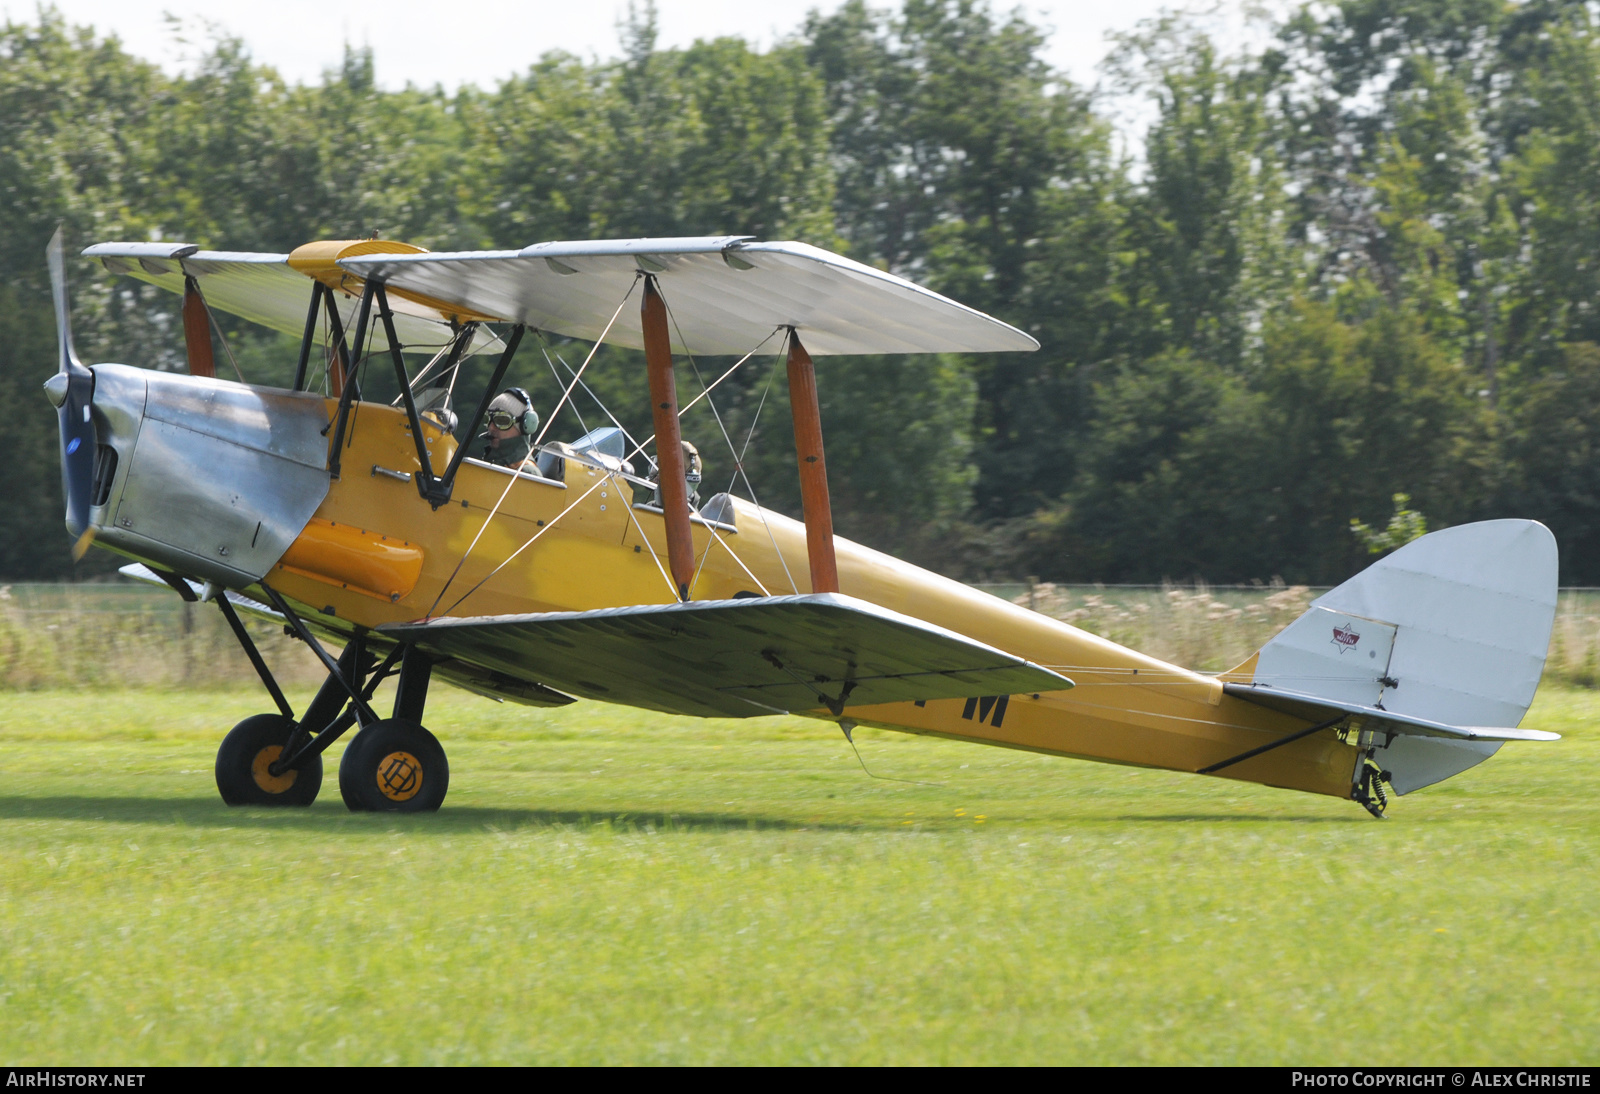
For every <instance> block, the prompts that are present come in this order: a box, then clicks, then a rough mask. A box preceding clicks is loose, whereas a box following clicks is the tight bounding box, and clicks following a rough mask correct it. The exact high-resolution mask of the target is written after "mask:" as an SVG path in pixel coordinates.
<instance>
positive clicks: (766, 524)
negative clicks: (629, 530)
mask: <svg viewBox="0 0 1600 1094" xmlns="http://www.w3.org/2000/svg"><path fill="white" fill-rule="evenodd" d="M780 359H781V355H780V356H778V357H774V358H773V359H772V367H771V368H770V369H768V370H767V383H766V386H765V387H763V388H762V389H761V400H760V401H759V402H758V403H756V412H755V415H754V416H753V417H752V418H751V419H750V431H749V432H748V433H746V434H745V438H744V447H743V448H742V449H740V450H739V453H738V455H737V456H735V457H734V460H733V477H732V478H731V479H729V480H728V492H729V493H732V492H733V488H734V486H735V485H736V484H737V483H738V481H739V479H741V478H743V479H744V487H745V489H746V490H748V491H750V501H751V503H752V504H753V505H755V507H756V513H757V514H758V515H759V516H760V517H761V527H762V528H763V529H765V530H766V533H767V540H768V541H769V542H770V543H771V544H772V553H773V554H775V555H777V556H778V564H779V565H780V566H782V567H783V576H784V577H786V578H788V579H789V588H791V589H793V590H794V591H795V594H796V595H799V593H800V585H799V583H798V582H796V581H795V579H794V574H792V573H790V572H789V560H788V559H786V558H784V557H783V551H782V550H781V549H780V548H779V547H778V537H777V536H776V535H775V534H773V531H772V523H771V522H770V521H768V520H767V511H766V510H765V509H763V508H762V507H761V501H760V499H759V498H757V497H756V488H755V487H754V486H752V485H751V484H750V476H749V475H747V474H746V473H745V469H744V457H745V455H746V453H748V452H749V451H750V442H751V441H753V440H755V437H756V425H757V424H758V423H759V422H760V421H761V410H762V408H763V407H765V406H766V405H767V393H768V392H769V391H771V390H772V378H773V376H775V375H776V374H777V371H778V361H779V360H780Z"/></svg>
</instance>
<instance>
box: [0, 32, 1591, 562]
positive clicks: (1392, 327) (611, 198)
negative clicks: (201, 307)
mask: <svg viewBox="0 0 1600 1094" xmlns="http://www.w3.org/2000/svg"><path fill="white" fill-rule="evenodd" d="M1042 45H1043V36H1042V32H1041V31H1040V30H1039V29H1038V28H1036V27H1033V26H1031V25H1030V24H1028V23H1027V22H1026V21H1025V20H1024V19H1023V18H1021V17H1020V16H1018V15H1012V16H1004V15H1000V14H998V13H996V12H995V11H993V10H992V9H990V8H989V7H987V6H985V5H984V4H982V3H979V2H975V0H905V2H904V3H903V6H902V7H900V8H899V9H898V10H879V9H874V8H870V7H868V6H866V5H865V4H864V3H862V2H860V0H851V2H849V3H846V4H845V5H844V6H843V7H842V8H840V9H838V10H837V11H836V12H834V13H833V14H830V15H826V16H823V15H820V14H814V15H812V16H811V17H810V18H809V19H808V20H807V21H806V22H805V24H804V25H803V26H801V27H799V28H796V31H795V33H794V35H793V36H792V38H790V39H789V40H787V41H786V42H784V43H783V44H780V45H779V46H777V47H775V48H773V49H770V50H768V51H765V52H761V51H758V50H756V49H755V48H754V47H752V46H751V45H749V44H748V43H746V42H743V41H740V40H736V39H719V40H717V41H712V42H699V43H696V44H695V45H694V46H692V47H689V48H687V49H660V48H657V46H656V43H655V35H654V24H653V17H652V15H651V14H650V12H649V10H648V9H646V11H645V12H644V14H642V15H641V16H639V17H637V18H635V19H634V21H633V22H632V23H631V24H630V25H629V26H628V27H626V28H625V30H624V34H623V37H622V41H621V43H620V49H619V54H620V55H619V56H618V57H617V58H615V59H613V60H608V61H597V62H590V61H584V60H581V59H579V58H576V57H573V56H570V55H566V54H560V53H552V54H547V55H545V56H543V57H540V58H537V59H531V63H530V65H529V67H528V69H527V71H526V72H525V73H523V74H522V75H520V76H518V77H516V78H514V79H511V80H508V81H506V82H504V83H502V84H500V85H499V86H497V87H489V88H471V87H468V88H464V89H463V90H461V91H460V92H459V93H456V94H447V93H445V92H444V91H442V90H439V89H437V88H435V89H425V88H415V87H408V88H406V89H405V90H403V91H385V90H382V89H381V88H380V87H379V86H378V84H377V82H376V80H375V78H374V64H375V63H376V62H375V59H374V58H373V57H372V55H371V54H370V52H367V51H360V50H350V51H347V54H346V58H345V61H344V64H343V65H342V67H341V68H340V70H338V71H330V72H328V73H327V74H325V76H324V78H323V80H322V81H321V83H320V84H318V85H316V86H289V85H286V84H285V83H284V82H283V80H282V79H281V78H280V77H279V76H278V75H277V74H276V73H275V72H274V71H273V70H272V69H270V68H267V67H264V66H261V65H258V64H256V63H255V62H254V61H253V60H252V59H251V57H250V54H249V52H248V49H247V48H246V46H245V44H244V43H242V42H239V41H234V40H228V39H221V40H217V41H215V42H213V43H212V44H211V46H210V48H209V50H208V52H207V53H206V54H205V56H204V59H203V61H202V62H201V63H200V64H199V65H198V67H197V68H196V70H195V71H194V73H193V74H192V75H188V76H182V77H173V76H169V75H166V74H164V73H162V72H161V71H160V70H159V69H157V68H156V67H155V66H153V65H151V64H149V63H147V62H145V61H142V60H140V59H139V58H137V57H133V56H130V55H129V54H128V53H126V52H125V51H124V50H123V49H122V48H121V46H120V45H119V44H118V43H117V42H116V41H115V40H114V39H113V40H104V39H100V38H97V37H95V36H94V35H93V33H92V32H90V31H89V30H87V29H83V28H76V27H71V26H68V25H67V24H66V23H65V22H64V21H63V20H62V19H61V18H60V17H59V16H58V15H56V14H54V13H53V12H52V11H50V10H49V9H45V10H44V11H43V12H42V13H41V15H40V16H39V17H38V19H37V20H36V21H35V22H32V23H8V24H6V25H5V26H4V27H3V28H0V395H3V396H4V397H5V399H6V402H7V405H8V406H11V407H12V408H13V412H12V413H10V414H8V415H6V416H5V418H4V419H3V420H0V433H3V434H4V437H5V440H6V442H7V443H6V449H7V451H8V454H9V455H10V458H11V460H12V466H13V467H14V468H15V471H14V473H13V474H12V475H11V476H9V477H8V482H7V487H6V498H7V503H8V504H6V505H5V506H0V575H4V576H6V577H8V578H18V579H26V578H33V579H40V578H52V577H60V576H65V575H67V574H70V573H71V572H72V568H71V564H70V562H69V561H68V557H67V551H66V545H67V544H66V539H65V536H64V535H63V534H61V529H60V516H59V514H60V511H61V507H60V499H59V486H58V474H57V471H56V467H55V439H54V423H53V421H52V415H51V414H50V413H49V411H48V408H47V407H46V405H45V404H44V402H43V400H42V399H41V398H40V396H39V392H38V385H39V384H40V383H41V382H42V381H43V380H44V378H45V377H46V376H47V375H48V374H49V373H50V372H51V371H53V369H54V358H55V345H54V342H55V339H54V333H53V327H52V323H51V319H50V305H49V294H48V287H47V285H46V282H45V276H44V263H43V262H42V260H41V259H42V252H43V248H44V244H45V241H46V239H47V238H48V236H49V234H50V233H51V232H52V231H53V230H54V228H55V226H56V224H57V223H64V224H65V225H66V228H67V232H68V237H69V242H70V243H71V244H72V245H74V246H82V245H85V244H88V243H91V242H96V241H99V240H108V239H145V238H166V239H184V240H187V241H190V242H194V243H198V244H201V245H203V246H207V247H215V248H239V249H254V250H260V249H269V250H289V249H291V248H293V247H294V246H296V245H298V244H300V243H303V242H306V241H308V240H311V239H316V238H349V237H356V236H365V235H368V234H371V233H372V232H374V231H379V232H381V233H382V234H383V235H384V236H385V237H387V238H397V239H406V240H410V241H412V242H415V243H418V244H421V245H424V246H428V247H431V248H470V247H520V246H523V245H526V244H527V243H530V242H534V241H536V240H539V239H547V238H585V237H597V236H636V235H689V234H713V233H749V234H752V235H757V236H762V237H765V238H796V239H803V240H807V241H810V242H813V243H816V244H819V245H822V246H828V247H832V248H836V249H839V250H842V251H844V252H845V253H848V254H850V255H852V256H853V257H856V258H858V259H860V260H862V261H865V262H869V263H873V264H875V265H878V266H880V267H882V268H885V269H889V270H892V271H894V272H896V273H899V274H903V275H905V276H908V277H911V278H914V279H916V280H918V281H921V282H923V283H926V284H928V285H931V286H932V287H934V288H937V289H939V290H940V291H943V292H947V293H949V294H950V295H953V296H955V297H956V298H958V299H960V300H962V301H964V302H966V303H970V304H972V305H973V306H976V307H979V308H982V309H984V310H987V311H990V312H993V313H994V314H996V315H998V316H1000V317H1002V318H1004V319H1006V320H1008V321H1009V322H1012V323H1015V324H1017V325H1018V326H1021V327H1023V328H1024V329H1027V330H1029V331H1031V332H1032V333H1034V334H1035V335H1036V336H1037V337H1038V338H1039V340H1040V341H1041V342H1042V343H1043V349H1042V350H1041V351H1040V352H1038V353H1036V354H1031V355H1020V354H1019V355H1010V356H1003V355H996V356H990V357H982V356H972V357H921V358H891V359H860V360H841V359H830V360H828V361H826V362H825V363H822V364H821V365H820V371H821V389H822V392H823V398H824V403H825V406H824V416H825V420H826V429H827V435H828V449H829V463H830V470H831V471H832V473H833V476H834V483H835V491H836V494H835V500H836V506H837V514H836V517H837V523H838V525H839V527H840V530H841V531H842V532H844V533H845V534H849V535H853V536H856V537H858V538H861V539H863V540H865V541H866V542H868V543H870V544H872V545H873V546H878V547H883V548H886V549H889V550H892V551H895V552H896V553H899V554H902V555H905V556H907V557H910V558H912V559H914V560H916V561H919V562H922V563H924V564H928V565H932V566H935V567H936V568H940V569H943V570H945V571H947V572H950V573H954V574H957V575H960V576H967V577H984V576H1001V575H1008V576H1009V575H1016V576H1020V575H1022V574H1032V575H1038V576H1040V577H1042V578H1045V579H1054V580H1063V581H1095V580H1100V581H1135V580H1145V581H1149V580H1160V579H1162V578H1164V577H1170V578H1174V579H1177V580H1180V581H1181V580H1188V579H1191V578H1194V577H1197V576H1200V577H1205V578H1208V579H1210V580H1212V581H1219V582H1229V581H1246V580H1251V579H1267V578H1269V577H1272V576H1275V575H1277V576H1282V577H1283V578H1284V579H1285V580H1287V581H1289V582H1291V583H1292V582H1309V583H1328V582H1333V581H1337V580H1339V579H1341V578H1343V577H1344V576H1346V575H1347V574H1348V573H1350V572H1352V571H1354V570H1355V569H1357V568H1359V567H1360V566H1361V565H1363V564H1364V562H1365V561H1366V560H1368V559H1369V557H1370V556H1369V555H1368V554H1367V550H1366V547H1365V545H1364V544H1363V542H1362V541H1361V540H1360V539H1359V538H1357V537H1356V536H1354V535H1352V534H1351V531H1350V529H1351V522H1352V520H1357V521H1360V522H1362V523H1363V524H1365V525H1367V526H1370V527H1377V528H1382V527H1385V526H1386V524H1387V522H1388V521H1389V520H1390V518H1391V516H1392V515H1393V513H1394V502H1393V499H1394V496H1395V495H1396V494H1404V495H1406V496H1407V497H1408V498H1409V505H1410V507H1411V509H1412V510H1413V511H1415V512H1417V513H1420V514H1422V515H1423V518H1425V520H1426V521H1427V524H1428V526H1429V527H1434V528H1437V527H1443V526H1446V525H1450V524H1455V523H1460V522H1462V521H1466V520H1473V519H1481V518H1486V517H1494V516H1511V515H1515V516H1526V517H1533V518H1537V519H1539V520H1542V521H1545V522H1546V523H1547V524H1549V525H1550V526H1551V528H1552V529H1554V531H1555V533H1556V535H1557V537H1558V539H1559V541H1560V543H1561V547H1562V569H1563V573H1562V579H1563V581H1564V582H1567V583H1583V584H1600V452H1597V446H1596V439H1595V436H1594V434H1595V432H1596V430H1597V429H1600V426H1597V425H1596V424H1595V423H1596V421H1597V414H1596V412H1597V411H1600V345H1597V343H1600V20H1597V16H1596V13H1595V10H1594V8H1593V6H1592V5H1589V4H1586V3H1579V2H1568V0H1522V2H1518V3H1501V2H1497V0H1342V2H1339V3H1333V4H1325V5H1317V6H1310V7H1307V8H1305V9H1303V10H1301V11H1299V12H1297V13H1295V14H1294V15H1292V16H1291V17H1290V18H1288V19H1286V20H1284V21H1283V22H1282V23H1281V24H1280V25H1278V26H1276V27H1274V28H1273V30H1272V33H1271V35H1270V36H1269V38H1268V39H1267V43H1266V45H1265V46H1264V47H1262V48H1260V49H1257V50H1255V51H1253V52H1250V53H1247V54H1242V55H1229V54H1228V53H1227V52H1226V51H1224V50H1222V49H1221V48H1220V47H1219V46H1218V45H1217V44H1216V43H1215V42H1213V41H1210V40H1208V39H1207V37H1206V36H1205V35H1204V34H1203V33H1202V32H1201V31H1199V30H1198V29H1196V27H1195V25H1194V24H1192V23H1190V22H1188V21H1186V20H1184V19H1182V18H1179V17H1167V18H1164V19H1162V20H1158V21H1156V22H1153V23H1151V24H1147V25H1145V26H1144V27H1143V28H1142V29H1141V30H1140V31H1139V32H1138V33H1136V34H1133V35H1129V36H1127V37H1126V38H1125V39H1124V40H1123V41H1122V42H1121V43H1120V45H1119V47H1118V49H1117V50H1116V52H1115V53H1114V54H1113V56H1112V58H1111V59H1110V61H1109V62H1108V63H1107V66H1106V69H1105V79H1104V81H1103V82H1102V84H1101V85H1100V86H1099V87H1097V88H1095V89H1089V88H1084V87H1080V86H1076V85H1074V84H1073V83H1072V82H1071V81H1069V80H1067V79H1066V78H1065V77H1063V76H1062V75H1061V74H1060V73H1056V72H1053V71H1051V70H1050V69H1049V68H1048V66H1047V65H1046V64H1045V63H1044V62H1043V61H1042V60H1041V57H1042V49H1041V47H1042ZM1111 95H1116V96H1124V97H1125V96H1136V97H1138V98H1139V99H1140V100H1141V101H1144V102H1146V103H1147V104H1148V108H1147V113H1146V118H1147V120H1148V124H1147V126H1146V128H1145V129H1144V131H1143V132H1140V133H1138V134H1135V135H1134V136H1135V137H1136V139H1135V140H1133V141H1131V142H1126V141H1124V142H1119V140H1118V138H1117V134H1116V133H1115V131H1114V129H1113V127H1112V125H1111V124H1110V121H1109V120H1108V119H1109V117H1110V106H1109V102H1110V100H1109V99H1108V96H1111ZM73 278H74V284H73V288H74V306H75V309H76V313H75V318H76V324H77V330H78V337H79V343H80V348H81V350H82V351H83V355H84V356H85V358H87V359H90V360H108V359H111V360H123V361H127V362H130V363H134V364H141V365H148V366H151V367H156V368H175V367H182V362H181V357H180V354H181V350H180V349H179V347H180V345H181V343H180V341H179V339H178V338H177V337H176V330H175V327H174V309H175V305H176V300H174V299H171V298H158V296H157V295H156V293H155V291H154V290H151V289H148V288H146V287H143V286H139V285H136V284H133V283H131V282H128V281H126V280H121V281H117V280H112V279H111V278H110V277H109V276H108V275H104V274H98V273H96V272H93V271H91V270H90V269H89V268H88V267H87V265H86V264H77V265H75V267H74V269H73ZM233 334H234V338H235V342H236V347H237V352H238V356H239V359H240V365H241V367H242V368H243V369H244V371H245V373H246V375H247V378H248V379H250V380H251V381H252V382H263V383H270V382H282V381H283V380H284V379H285V378H286V375H287V371H286V370H287V363H288V362H289V361H292V347H287V348H286V346H285V344H284V340H283V339H281V338H278V337H276V336H265V335H262V334H260V333H257V332H251V331H249V330H246V329H243V328H238V329H235V330H234V331H233ZM550 348H551V351H552V353H553V354H554V353H560V354H562V355H564V356H565V357H566V359H567V360H569V361H571V362H572V363H574V364H576V360H575V358H574V354H578V355H580V356H581V354H582V353H583V352H586V348H585V347H581V346H575V347H563V346H561V345H559V344H553V345H552V346H551V347H550ZM725 365H726V362H717V361H711V362H705V363H701V366H700V367H701V369H702V371H703V372H705V373H707V374H708V375H707V379H709V378H710V374H713V373H715V372H720V371H721V368H722V367H725ZM519 367H520V368H522V369H523V370H525V372H526V373H527V375H526V376H524V377H521V379H522V380H523V381H524V382H526V384H527V386H529V387H530V388H539V387H540V385H543V386H542V388H541V389H540V392H536V395H538V396H539V397H540V398H541V399H543V400H544V401H545V402H546V405H548V403H549V402H553V391H554V385H555V383H556V379H555V378H554V376H553V375H552V373H551V372H550V371H545V366H544V363H543V361H542V360H541V359H540V358H539V357H538V356H537V355H535V354H528V355H526V356H525V358H524V363H523V364H522V365H521V366H519ZM591 376H592V377H593V381H594V383H593V386H594V387H595V389H596V391H597V392H599V393H600V394H601V395H602V396H603V397H605V398H606V400H607V401H608V402H609V403H611V404H612V405H613V409H614V410H615V411H616V412H617V413H618V415H619V417H621V418H623V420H624V423H625V424H630V425H632V424H636V423H637V424H642V422H643V421H644V419H645V418H646V417H647V414H646V410H645V407H644V406H643V398H644V396H643V384H642V382H641V381H640V369H639V361H638V359H637V357H636V356H635V355H633V354H629V353H624V352H613V351H610V350H607V351H605V352H603V353H602V354H601V355H600V356H599V357H598V358H597V360H596V363H595V365H594V366H592V370H591ZM769 380H770V370H769V368H768V367H767V365H766V364H760V365H759V367H758V366H757V363H755V362H753V363H752V366H747V367H746V369H745V370H743V371H742V372H741V373H740V374H738V375H736V377H735V378H734V379H733V380H730V381H729V383H728V384H727V385H726V396H725V398H724V399H723V400H722V401H721V405H722V408H723V420H724V424H725V425H726V426H727V427H728V429H729V431H730V433H731V434H732V435H733V437H734V439H735V441H736V442H737V443H743V440H744V438H745V436H747V435H748V434H749V432H750V430H751V429H752V427H754V429H755V434H756V440H755V443H754V445H753V446H752V448H751V454H750V458H749V459H748V461H747V467H748V471H749V477H750V480H751V481H750V485H751V487H752V488H754V489H755V490H756V491H757V492H758V493H759V495H760V500H761V501H763V502H764V503H767V504H772V505H775V506H777V507H779V508H791V509H792V508H793V507H795V505H796V503H797V501H798V498H797V488H796V486H795V484H794V482H793V478H794V476H793V471H792V456H789V455H787V452H788V444H787V438H786V430H787V423H786V422H785V420H784V419H785V418H786V410H787V408H786V405H785V400H784V392H783V390H782V389H783V384H782V382H781V378H780V380H779V381H778V382H776V383H770V384H769ZM541 392H542V394H541ZM763 400H764V401H763ZM758 408H759V420H758ZM580 409H581V410H583V411H584V413H585V415H586V418H598V414H599V412H598V411H597V410H595V409H594V408H593V406H592V404H589V405H588V406H584V405H582V404H580ZM589 424H593V423H592V422H591V423H589ZM577 427H578V423H577V421H576V420H574V421H572V422H570V423H568V422H563V423H561V425H560V427H559V428H561V429H567V428H572V429H576V428H577ZM689 432H690V435H691V436H693V437H695V438H696V439H697V440H698V441H699V442H700V445H701V448H702V449H703V450H704V451H706V452H707V454H708V457H709V458H708V469H707V470H708V477H709V478H710V480H711V481H712V482H716V483H718V485H719V486H720V485H721V483H720V482H719V479H721V477H722V476H725V475H728V476H731V463H732V461H731V457H729V456H728V455H727V454H726V451H725V449H724V448H723V446H722V445H721V443H720V439H719V436H718V426H717V423H716V421H714V420H713V419H712V418H711V417H710V416H709V414H706V415H704V416H702V417H701V418H696V419H693V420H692V421H691V423H690V425H689ZM107 565H109V559H107V560H101V561H98V562H96V561H93V554H91V560H90V561H86V562H85V563H84V564H83V565H82V566H81V567H80V568H79V571H78V572H79V574H80V575H83V574H88V573H92V572H95V571H96V569H97V568H98V569H101V570H103V569H104V568H105V567H106V566H107Z"/></svg>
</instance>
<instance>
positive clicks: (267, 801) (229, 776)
mask: <svg viewBox="0 0 1600 1094" xmlns="http://www.w3.org/2000/svg"><path fill="white" fill-rule="evenodd" d="M290 728H291V723H290V721H289V719H287V718H285V717H284V716H283V715H281V714H252V715H251V716H250V717H248V718H246V719H245V720H244V721H242V722H240V723H239V724H238V725H236V726H234V727H233V728H232V729H230V730H229V731H228V735H227V736H226V737H224V738H223V739H222V744H221V746H220V747H219V748H218V749H217V771H216V774H217V790H218V791H219V792H220V793H221V794H222V800H223V801H225V802H227V803H228V804H229V805H299V806H305V805H310V804H311V803H312V802H314V801H316V800H317V792H318V791H319V790H321V789H322V754H321V753H320V752H319V753H316V754H315V755H312V756H309V757H307V758H306V760H305V762H304V763H302V764H301V765H300V769H299V770H298V771H295V772H293V773H292V774H293V778H292V779H290V780H288V782H289V785H287V786H285V787H283V788H282V789H273V788H272V787H271V786H270V785H263V783H262V782H261V781H260V780H258V779H257V777H256V773H255V767H256V766H257V760H258V758H261V760H262V763H263V765H264V764H265V762H267V761H269V760H271V759H274V758H276V757H274V756H268V757H261V753H262V752H263V751H264V750H266V749H269V748H277V749H279V750H280V751H281V750H282V748H283V746H284V745H285V744H287V743H288V742H289V730H290ZM264 777H265V778H267V779H269V780H270V781H271V782H279V781H281V780H277V779H271V777H270V776H264Z"/></svg>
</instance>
